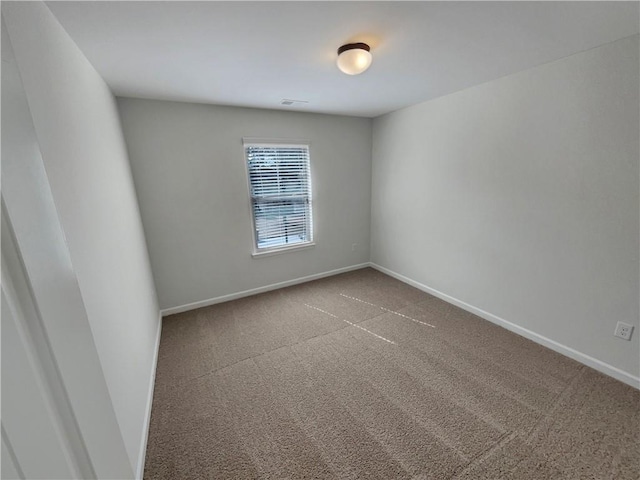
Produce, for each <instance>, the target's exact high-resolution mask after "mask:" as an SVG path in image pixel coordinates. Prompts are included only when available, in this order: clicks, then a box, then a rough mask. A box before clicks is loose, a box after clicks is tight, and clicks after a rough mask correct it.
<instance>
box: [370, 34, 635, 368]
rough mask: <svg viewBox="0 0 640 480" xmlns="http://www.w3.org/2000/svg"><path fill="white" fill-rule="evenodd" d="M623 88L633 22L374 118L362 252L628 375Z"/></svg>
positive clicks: (629, 91) (629, 259) (627, 90)
mask: <svg viewBox="0 0 640 480" xmlns="http://www.w3.org/2000/svg"><path fill="white" fill-rule="evenodd" d="M638 88H639V86H638V37H637V36H634V37H631V38H627V39H623V40H620V41H617V42H614V43H611V44H607V45H604V46H602V47H599V48H596V49H593V50H589V51H587V52H583V53H579V54H576V55H573V56H570V57H567V58H565V59H562V60H559V61H556V62H553V63H549V64H546V65H542V66H539V67H536V68H533V69H530V70H527V71H524V72H521V73H517V74H514V75H510V76H507V77H504V78H501V79H499V80H496V81H492V82H489V83H486V84H483V85H479V86H476V87H473V88H469V89H467V90H464V91H461V92H458V93H455V94H452V95H449V96H446V97H442V98H439V99H436V100H433V101H429V102H426V103H422V104H419V105H415V106H412V107H409V108H406V109H403V110H400V111H397V112H394V113H391V114H388V115H385V116H382V117H379V118H377V119H376V120H375V121H374V128H373V186H372V234H371V245H372V261H373V262H375V263H377V264H379V265H381V266H383V267H386V268H388V269H389V270H392V271H394V272H397V273H399V274H401V275H404V276H406V277H408V278H410V279H412V280H414V281H416V282H419V283H421V284H423V285H426V286H428V287H430V288H433V289H435V290H438V291H440V292H442V293H444V294H447V295H450V296H451V297H454V298H456V299H458V300H460V301H463V302H466V303H467V304H470V305H472V306H475V307H477V308H480V309H482V310H484V311H486V312H489V313H490V314H493V315H495V316H497V317H500V318H502V319H505V320H507V321H509V322H512V323H514V324H516V325H518V326H520V327H523V328H525V329H528V330H530V331H532V332H534V333H537V334H539V335H542V336H544V337H547V338H548V339H550V340H552V341H555V342H558V343H560V344H562V345H565V346H568V347H570V348H573V349H575V350H578V351H579V352H582V353H583V354H586V355H588V356H591V357H593V358H595V359H597V360H600V361H602V362H605V363H607V364H609V365H611V366H613V367H615V368H618V369H621V370H623V371H624V372H627V373H629V374H631V375H633V376H636V377H637V376H638V373H639V368H638V367H639V366H638V359H639V355H640V352H639V348H638V346H639V340H638V339H639V338H640V332H639V331H638V314H639V312H638V292H639V275H638V273H639V272H638V265H639V250H640V249H639V240H638V236H639V235H638V221H639V196H638V183H639V178H638V173H639V170H638V156H639V149H638V135H639V134H638V131H639V120H638ZM619 320H621V321H624V322H627V323H631V324H633V325H635V326H636V331H635V332H634V336H633V338H632V341H631V342H627V341H624V340H620V339H618V338H614V337H613V335H612V334H613V330H614V327H615V324H616V322H617V321H619Z"/></svg>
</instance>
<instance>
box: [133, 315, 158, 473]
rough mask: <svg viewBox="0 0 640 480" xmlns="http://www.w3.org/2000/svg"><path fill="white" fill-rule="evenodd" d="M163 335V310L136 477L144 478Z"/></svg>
mask: <svg viewBox="0 0 640 480" xmlns="http://www.w3.org/2000/svg"><path fill="white" fill-rule="evenodd" d="M161 335H162V312H160V315H159V318H158V331H157V333H156V350H155V353H154V355H153V363H152V364H151V378H150V379H149V394H148V398H147V409H146V412H145V421H144V433H143V434H142V441H141V442H140V453H139V454H138V466H137V468H136V479H138V480H142V477H143V475H144V463H145V460H146V457H147V441H148V440H149V424H150V423H151V406H152V405H153V389H154V387H155V384H156V367H157V366H158V351H159V350H160V336H161Z"/></svg>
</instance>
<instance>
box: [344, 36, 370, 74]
mask: <svg viewBox="0 0 640 480" xmlns="http://www.w3.org/2000/svg"><path fill="white" fill-rule="evenodd" d="M369 50H370V48H369V45H367V44H366V43H349V44H347V45H343V46H341V47H340V48H339V49H338V61H337V64H338V68H339V69H340V70H341V71H342V72H344V73H346V74H347V75H359V74H361V73H362V72H364V71H365V70H366V69H367V68H369V66H370V65H371V60H372V59H373V57H372V56H371V53H369Z"/></svg>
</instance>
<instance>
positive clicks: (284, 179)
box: [244, 142, 313, 253]
mask: <svg viewBox="0 0 640 480" xmlns="http://www.w3.org/2000/svg"><path fill="white" fill-rule="evenodd" d="M244 148H245V155H246V159H247V171H248V174H249V193H250V195H251V209H252V212H253V227H254V232H255V253H262V252H268V251H274V250H282V249H288V248H293V247H300V246H305V245H311V244H312V242H313V223H312V218H311V217H312V215H311V172H310V168H309V145H306V144H281V143H278V144H276V143H247V142H245V145H244Z"/></svg>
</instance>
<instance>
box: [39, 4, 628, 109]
mask: <svg viewBox="0 0 640 480" xmlns="http://www.w3.org/2000/svg"><path fill="white" fill-rule="evenodd" d="M47 4H48V6H49V8H50V9H51V10H52V12H53V13H54V14H55V16H56V17H57V18H58V19H59V21H60V23H61V24H62V25H63V26H64V27H65V29H66V30H67V31H68V32H69V34H70V35H71V37H72V38H73V39H74V40H75V42H76V43H77V44H78V46H79V47H80V48H81V50H82V51H83V52H84V53H85V55H86V56H87V58H88V59H89V60H90V61H91V63H92V64H93V65H94V66H95V68H96V69H97V70H98V72H100V74H101V75H102V76H103V77H104V79H105V80H106V82H107V83H108V84H109V86H110V87H111V88H112V89H113V91H114V93H115V94H116V95H120V96H132V97H145V98H158V99H169V100H182V101H190V102H201V103H215V104H224V105H238V106H248V107H261V108H277V109H288V110H302V111H312V112H323V113H334V114H345V115H358V116H366V117H374V116H377V115H380V114H382V113H386V112H389V111H392V110H397V109H399V108H402V107H405V106H408V105H411V104H415V103H418V102H421V101H424V100H428V99H431V98H435V97H439V96H442V95H446V94H448V93H452V92H455V91H458V90H461V89H464V88H467V87H470V86H473V85H477V84H480V83H483V82H486V81H488V80H493V79H496V78H499V77H501V76H504V75H507V74H510V73H515V72H518V71H521V70H524V69H527V68H530V67H533V66H535V65H540V64H542V63H546V62H549V61H553V60H557V59H559V58H562V57H565V56H567V55H571V54H573V53H576V52H580V51H583V50H587V49H589V48H593V47H596V46H598V45H602V44H604V43H607V42H611V41H614V40H618V39H620V38H623V37H626V36H629V35H634V34H637V33H638V31H639V26H638V23H639V21H638V19H639V12H638V3H637V2H182V1H176V2H48V3H47ZM353 41H364V42H367V43H369V44H370V45H371V51H372V54H373V64H372V66H371V68H370V69H369V70H368V71H367V72H365V73H364V74H362V75H359V76H354V77H351V76H347V75H344V74H343V73H341V72H340V71H339V70H338V69H337V67H336V65H335V59H336V50H337V48H338V47H339V46H340V45H342V44H343V43H348V42H353ZM282 99H295V100H305V101H308V102H309V103H307V104H303V105H297V106H296V105H294V106H291V107H284V106H282V105H280V102H281V100H282Z"/></svg>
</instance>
